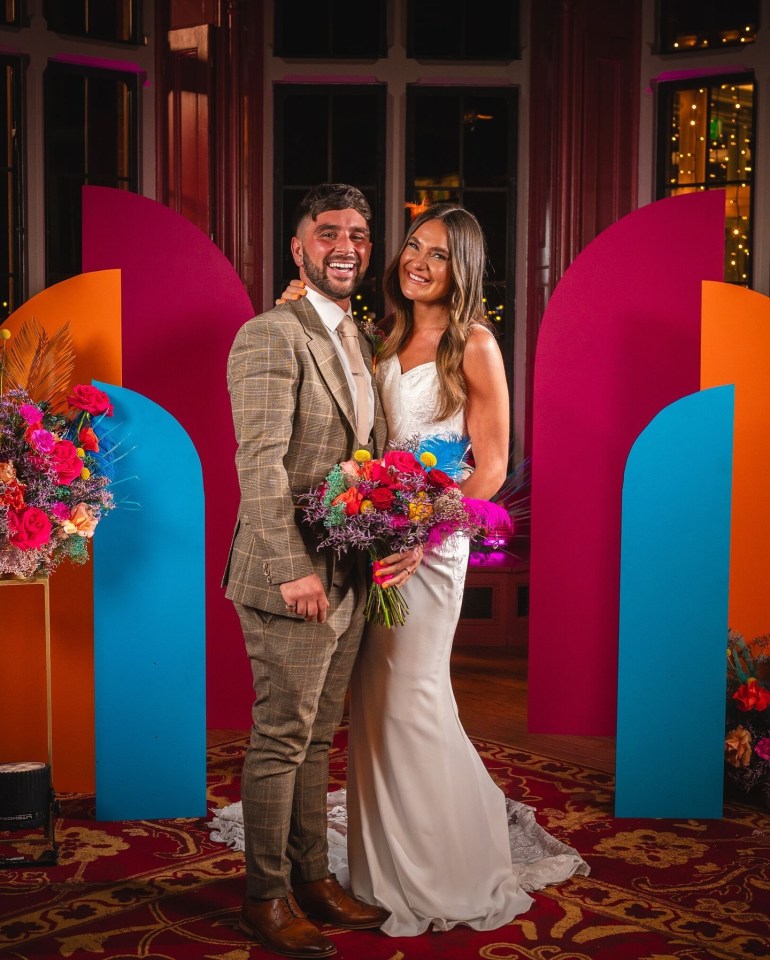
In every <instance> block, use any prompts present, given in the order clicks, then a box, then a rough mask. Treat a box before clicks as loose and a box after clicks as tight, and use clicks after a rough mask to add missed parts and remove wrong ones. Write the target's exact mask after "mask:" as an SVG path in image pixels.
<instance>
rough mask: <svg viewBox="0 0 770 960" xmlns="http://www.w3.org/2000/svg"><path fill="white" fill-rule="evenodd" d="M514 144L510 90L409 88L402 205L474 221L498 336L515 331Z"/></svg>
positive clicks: (488, 303)
mask: <svg viewBox="0 0 770 960" xmlns="http://www.w3.org/2000/svg"><path fill="white" fill-rule="evenodd" d="M515 137H516V95H515V93H514V92H513V91H512V90H506V89H499V88H488V87H487V88H475V89H474V88H469V89H465V90H463V89H447V88H443V87H442V88H430V87H427V86H421V85H418V84H415V85H414V86H412V87H410V88H408V92H407V138H408V145H409V149H408V154H407V179H406V200H407V202H409V203H427V204H431V203H438V202H441V201H453V202H457V203H459V204H461V205H462V206H464V207H466V208H467V209H468V210H470V211H471V213H473V214H475V215H476V217H477V218H478V220H479V223H480V224H481V227H482V229H483V230H484V235H485V237H486V241H487V249H488V258H487V283H486V285H485V292H486V314H487V317H488V319H489V320H491V321H492V322H493V323H495V325H496V326H497V327H498V329H499V330H500V332H501V334H507V331H509V330H512V329H513V303H514V300H513V288H514V286H513V280H514V275H513V262H514V259H515V258H514V255H513V250H512V248H511V244H512V243H513V233H512V229H511V224H512V223H513V220H514V203H515V166H514V165H515V160H516V156H515V153H516V152H515V148H514V143H515ZM405 222H407V223H408V216H407V217H405ZM509 317H510V321H509V322H506V321H508V318H509ZM508 340H509V341H510V337H509V338H508ZM511 348H512V344H511ZM506 349H508V348H506Z"/></svg>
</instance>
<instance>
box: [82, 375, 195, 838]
mask: <svg viewBox="0 0 770 960" xmlns="http://www.w3.org/2000/svg"><path fill="white" fill-rule="evenodd" d="M95 385H96V386H97V387H99V388H100V389H102V390H104V391H105V392H106V393H108V394H109V397H110V399H111V400H112V403H113V405H114V408H115V413H114V417H113V419H112V421H109V423H110V427H111V430H110V438H111V439H112V440H113V441H114V442H115V444H116V447H115V451H114V455H115V461H116V462H115V466H114V470H115V482H114V486H113V492H114V495H115V500H116V502H117V507H116V509H115V510H113V511H112V512H111V513H110V514H109V516H108V517H107V518H105V519H104V520H103V522H102V523H101V524H100V525H99V528H98V531H97V534H96V536H95V537H94V544H93V546H94V551H93V552H94V557H93V559H94V686H95V690H94V696H95V710H96V817H97V819H98V820H132V819H162V818H169V817H172V818H173V817H199V816H203V815H205V813H206V683H205V669H206V658H205V643H206V636H205V614H206V611H205V601H204V597H205V587H204V572H205V544H204V497H203V480H202V472H201V464H200V460H199V458H198V455H197V453H196V451H195V448H194V446H193V443H192V441H191V440H190V437H189V436H188V435H187V433H186V432H185V431H184V430H183V429H182V427H181V426H180V424H179V423H178V422H177V421H176V420H175V419H174V418H173V417H172V416H171V415H170V414H169V413H167V412H166V411H165V410H164V409H163V408H162V407H160V406H158V405H157V404H156V403H154V402H153V401H152V400H149V399H148V398H147V397H144V396H142V395H141V394H139V393H135V392H133V391H131V390H127V389H125V388H123V387H116V386H113V385H108V384H102V383H95Z"/></svg>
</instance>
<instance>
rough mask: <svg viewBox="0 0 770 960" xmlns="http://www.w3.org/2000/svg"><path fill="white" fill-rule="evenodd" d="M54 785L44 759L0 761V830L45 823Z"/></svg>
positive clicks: (18, 828)
mask: <svg viewBox="0 0 770 960" xmlns="http://www.w3.org/2000/svg"><path fill="white" fill-rule="evenodd" d="M52 802H53V787H52V786H51V767H50V765H49V764H47V763H37V762H31V761H30V762H26V763H0V830H26V829H32V828H33V827H44V826H47V824H48V822H49V820H50V818H51V804H52Z"/></svg>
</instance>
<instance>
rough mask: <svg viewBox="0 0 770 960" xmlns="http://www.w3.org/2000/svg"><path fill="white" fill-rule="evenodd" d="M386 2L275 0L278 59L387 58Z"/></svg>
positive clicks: (377, 0) (384, 0)
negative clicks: (354, 2) (352, 2)
mask: <svg viewBox="0 0 770 960" xmlns="http://www.w3.org/2000/svg"><path fill="white" fill-rule="evenodd" d="M385 12H386V0H367V2H366V3H359V4H351V3H349V2H347V0H276V3H275V52H276V55H277V56H279V57H287V58H312V59H316V60H320V59H326V58H331V59H337V60H344V59H352V60H376V59H379V58H380V57H384V56H386V55H387V42H386V36H385V28H386V17H385Z"/></svg>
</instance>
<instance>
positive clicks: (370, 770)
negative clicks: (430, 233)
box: [211, 357, 589, 936]
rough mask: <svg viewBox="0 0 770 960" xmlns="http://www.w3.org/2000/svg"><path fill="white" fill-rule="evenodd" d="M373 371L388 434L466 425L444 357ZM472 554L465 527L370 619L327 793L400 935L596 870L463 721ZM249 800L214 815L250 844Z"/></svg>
mask: <svg viewBox="0 0 770 960" xmlns="http://www.w3.org/2000/svg"><path fill="white" fill-rule="evenodd" d="M377 377H378V382H379V386H380V392H381V395H382V401H383V405H384V408H385V413H386V416H387V420H388V442H389V444H390V445H391V446H393V447H396V448H398V446H399V442H401V443H402V444H403V443H404V442H405V441H407V440H408V441H410V442H413V441H414V440H415V438H416V437H418V436H420V437H427V436H430V437H436V436H441V435H445V436H447V437H454V438H456V437H458V436H463V435H464V434H465V433H466V425H465V422H464V416H463V414H462V412H461V413H458V414H457V415H456V416H454V417H452V418H450V419H449V420H443V421H437V420H436V419H435V416H434V413H433V411H434V410H435V408H436V400H437V395H438V374H437V371H436V365H435V363H432V362H431V363H425V364H421V365H420V366H418V367H414V368H413V369H411V370H409V371H407V372H406V373H404V374H402V373H401V368H400V365H399V362H398V358H397V357H393V358H391V359H390V360H387V361H385V362H383V363H381V364H380V365H379V366H378V369H377ZM467 562H468V542H467V539H466V538H464V537H460V536H455V537H452V538H451V539H450V541H448V542H447V543H445V544H443V545H442V546H441V547H440V548H439V549H438V550H434V551H431V552H430V553H429V554H426V556H425V557H424V558H423V561H422V563H421V564H420V566H419V567H418V569H417V571H416V573H415V574H414V575H413V576H412V577H410V578H409V580H408V581H407V583H406V584H405V586H404V587H403V590H402V592H403V595H404V598H405V600H406V601H407V603H408V606H409V615H408V617H407V620H406V624H405V625H404V626H403V627H397V628H395V629H387V628H385V627H381V626H377V625H373V624H368V625H367V627H366V630H365V633H364V639H363V641H362V645H361V651H360V653H359V655H358V659H357V661H356V667H355V669H354V672H353V678H352V681H351V707H350V732H349V740H348V744H349V745H348V789H347V797H346V796H345V791H337V792H336V793H334V794H330V795H329V808H328V810H329V833H328V836H329V860H330V869H331V870H332V872H334V873H336V874H337V877H338V879H339V880H340V882H341V883H343V884H344V885H347V884H348V883H349V884H350V887H351V888H352V890H353V893H355V894H356V895H357V896H359V897H361V898H362V899H363V900H366V901H367V902H369V903H376V904H379V905H380V906H382V907H385V908H386V909H387V910H389V911H390V917H389V918H388V920H387V921H386V922H385V924H384V925H383V927H382V930H383V931H384V932H385V933H387V934H390V935H391V936H415V935H417V934H420V933H423V932H424V931H426V930H428V929H433V930H449V929H451V928H452V927H454V926H456V925H457V924H466V925H467V926H470V927H473V928H474V929H476V930H491V929H494V928H496V927H500V926H503V925H504V924H506V923H509V922H510V921H511V920H513V919H514V917H516V916H518V915H519V914H521V913H524V912H525V911H526V910H528V909H529V907H530V905H531V903H532V898H531V897H530V896H529V895H528V893H527V892H526V891H527V890H538V889H541V888H542V887H545V886H547V885H548V884H552V883H558V882H560V881H562V880H566V879H567V878H568V877H570V876H572V875H574V874H584V875H585V874H587V873H588V872H589V870H588V866H587V865H586V864H585V862H584V861H583V860H582V859H581V857H580V855H579V854H578V853H577V851H575V850H574V849H573V848H572V847H568V846H566V845H565V844H563V843H561V842H560V841H558V840H556V839H554V838H553V837H551V836H550V835H549V834H548V833H546V832H545V831H544V830H543V829H542V827H540V826H539V825H538V824H537V823H536V821H535V811H534V810H533V809H532V808H531V807H528V806H526V805H524V804H521V803H517V802H515V801H513V800H510V799H509V800H506V798H505V796H504V795H503V792H502V791H501V790H500V788H499V787H498V786H497V785H496V784H495V783H494V781H493V780H492V778H491V777H490V776H489V774H488V773H487V770H486V768H485V767H484V764H483V763H482V761H481V758H480V757H479V754H478V752H477V751H476V749H475V747H474V746H473V744H472V743H471V742H470V740H469V739H468V737H467V736H466V734H465V731H464V730H463V728H462V725H461V723H460V719H459V716H458V713H457V704H456V702H455V698H454V694H453V692H452V685H451V680H450V673H449V659H450V653H451V649H452V640H453V637H454V632H455V628H456V626H457V621H458V619H459V616H460V605H461V602H462V596H463V585H464V581H465V571H466V566H467ZM239 808H240V804H233V805H231V806H230V807H228V808H225V810H221V811H217V812H216V814H217V815H216V816H215V819H214V821H212V823H211V826H212V827H213V828H214V833H213V834H212V836H213V837H214V839H221V840H223V841H225V842H230V843H231V845H233V846H236V847H241V848H242V823H241V821H240V816H241V814H240V809H239ZM346 834H347V836H346ZM348 861H349V862H348ZM348 868H349V873H348Z"/></svg>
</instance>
